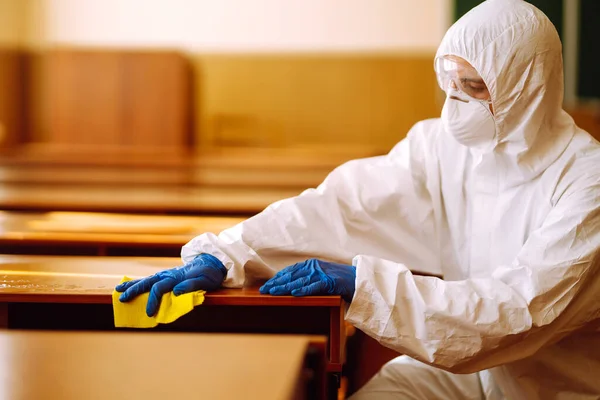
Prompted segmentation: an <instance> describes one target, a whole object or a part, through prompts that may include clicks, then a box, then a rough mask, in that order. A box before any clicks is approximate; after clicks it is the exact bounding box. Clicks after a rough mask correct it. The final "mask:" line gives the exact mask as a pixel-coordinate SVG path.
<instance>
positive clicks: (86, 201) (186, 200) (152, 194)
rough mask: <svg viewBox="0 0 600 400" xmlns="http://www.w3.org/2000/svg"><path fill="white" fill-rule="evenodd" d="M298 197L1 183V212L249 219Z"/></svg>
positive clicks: (276, 192) (273, 192)
mask: <svg viewBox="0 0 600 400" xmlns="http://www.w3.org/2000/svg"><path fill="white" fill-rule="evenodd" d="M299 193H300V190H298V189H251V188H219V187H160V186H144V187H130V186H115V185H102V186H90V187H85V186H81V185H60V186H59V185H53V186H45V185H9V184H4V185H2V187H1V188H0V209H1V210H15V211H98V212H123V213H156V214H161V213H162V214H196V215H199V214H213V215H214V214H220V215H242V216H251V215H254V214H256V213H258V212H260V211H262V210H263V209H264V208H265V207H267V206H268V205H269V204H271V203H274V202H275V201H278V200H281V199H284V198H287V197H291V196H295V195H297V194H299Z"/></svg>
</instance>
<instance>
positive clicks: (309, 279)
mask: <svg viewBox="0 0 600 400" xmlns="http://www.w3.org/2000/svg"><path fill="white" fill-rule="evenodd" d="M355 280H356V267H353V266H351V265H344V264H335V263H330V262H327V261H321V260H317V259H314V258H313V259H310V260H306V261H303V262H300V263H297V264H294V265H291V266H289V267H287V268H284V269H282V270H281V271H279V272H278V273H277V274H275V276H274V277H273V278H271V279H269V280H268V281H267V282H266V283H265V284H264V285H263V286H261V288H260V293H262V294H272V295H275V296H278V295H279V296H281V295H290V294H291V295H292V296H316V295H328V294H339V295H341V296H342V298H343V299H344V300H346V301H347V302H351V301H352V297H354V290H355Z"/></svg>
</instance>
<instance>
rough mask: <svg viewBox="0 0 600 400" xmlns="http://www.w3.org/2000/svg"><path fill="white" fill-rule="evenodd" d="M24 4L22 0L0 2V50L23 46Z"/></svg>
mask: <svg viewBox="0 0 600 400" xmlns="http://www.w3.org/2000/svg"><path fill="white" fill-rule="evenodd" d="M25 3H26V2H25V1H23V0H0V48H7V47H9V48H13V47H18V46H20V45H21V44H23V43H22V42H23V36H24V29H25V26H24V25H25V20H26V17H25V13H26V5H25Z"/></svg>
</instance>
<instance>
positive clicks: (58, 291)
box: [0, 256, 345, 373]
mask: <svg viewBox="0 0 600 400" xmlns="http://www.w3.org/2000/svg"><path fill="white" fill-rule="evenodd" d="M178 264H180V260H179V259H177V258H158V257H155V258H126V257H42V256H0V317H2V316H3V318H4V319H3V320H1V321H0V326H4V327H8V328H15V329H69V330H70V329H77V330H82V329H83V330H114V322H113V313H112V305H111V304H112V300H111V293H112V290H113V288H114V286H115V285H116V284H117V283H118V282H119V281H120V279H121V278H122V276H123V275H128V276H130V277H132V278H135V277H143V276H147V275H150V274H153V273H155V272H157V271H160V270H163V269H165V268H171V267H174V266H176V265H178ZM344 307H345V303H344V301H343V300H342V299H341V298H340V296H311V297H299V298H296V297H293V296H269V295H261V294H259V293H258V289H257V287H256V286H254V287H248V288H244V289H223V290H219V291H215V292H212V293H208V294H207V295H206V300H205V302H204V304H203V305H201V306H199V307H196V308H195V309H194V310H193V311H192V312H190V313H189V314H187V315H184V316H183V317H181V318H180V319H178V320H177V321H175V322H174V323H172V324H169V325H159V326H158V327H157V328H155V329H154V330H155V331H197V332H198V331H200V332H231V333H294V334H310V335H324V336H326V337H327V339H328V353H327V365H326V368H327V371H329V372H337V373H339V372H341V370H342V364H343V362H344V360H345V332H344V329H343V328H344V323H343V318H344V311H345V310H344Z"/></svg>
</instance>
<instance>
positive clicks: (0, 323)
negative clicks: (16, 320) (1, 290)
mask: <svg viewBox="0 0 600 400" xmlns="http://www.w3.org/2000/svg"><path fill="white" fill-rule="evenodd" d="M7 328H8V303H0V329H7Z"/></svg>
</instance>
